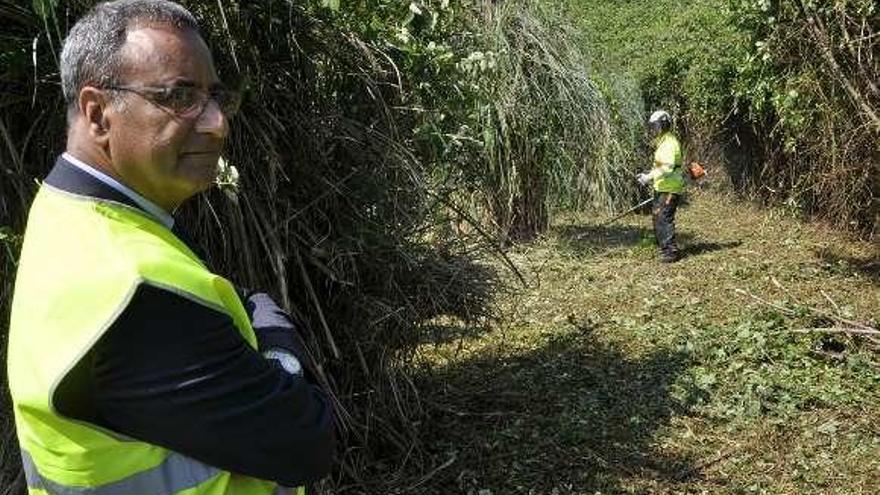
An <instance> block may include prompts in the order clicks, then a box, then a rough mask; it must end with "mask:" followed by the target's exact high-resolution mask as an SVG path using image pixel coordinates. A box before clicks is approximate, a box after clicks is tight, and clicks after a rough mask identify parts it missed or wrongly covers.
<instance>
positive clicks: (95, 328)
mask: <svg viewBox="0 0 880 495" xmlns="http://www.w3.org/2000/svg"><path fill="white" fill-rule="evenodd" d="M141 284H149V285H153V286H156V287H161V288H163V289H166V290H170V291H173V292H175V293H177V294H180V295H181V296H183V297H186V298H189V299H191V300H194V301H196V302H199V303H201V304H204V305H206V306H209V307H211V308H213V309H215V310H217V311H221V312H224V313H226V314H227V315H229V316H230V317H231V318H232V320H233V322H234V323H235V326H236V327H237V329H238V331H239V332H240V333H241V335H242V337H243V338H244V339H245V340H246V341H247V342H248V343H249V344H250V345H251V346H253V347H254V348H256V337H255V335H254V331H253V328H252V327H251V324H250V321H249V319H248V315H247V312H246V311H245V309H244V307H243V306H242V303H241V300H240V299H239V297H238V295H237V293H236V292H235V290H234V289H233V287H232V285H231V284H230V283H229V282H228V281H227V280H226V279H224V278H223V277H220V276H218V275H216V274H214V273H211V272H210V271H209V270H208V269H207V268H206V267H205V265H204V264H203V263H202V261H201V260H200V259H199V258H198V257H197V256H196V255H195V254H193V252H192V251H190V249H189V248H188V247H187V246H186V245H184V244H183V243H182V242H181V241H180V240H178V239H177V237H175V236H174V235H173V234H172V233H171V232H170V231H169V230H168V229H166V228H165V227H164V226H163V225H161V224H160V223H158V222H157V221H155V220H154V219H153V218H152V217H149V216H148V215H147V214H146V213H143V212H141V211H140V210H137V209H135V208H130V207H127V206H124V205H120V204H117V203H113V202H108V201H102V200H97V199H95V198H89V197H83V196H77V195H74V194H71V193H67V192H64V191H60V190H58V189H55V188H53V187H51V186H49V185H45V184H44V185H43V186H42V187H41V189H40V191H39V192H38V194H37V196H36V199H35V200H34V203H33V205H32V207H31V210H30V216H29V218H28V224H27V229H26V231H25V237H24V244H23V246H22V251H21V258H20V261H19V268H18V274H17V278H16V281H15V295H14V297H13V302H12V316H11V321H10V328H9V348H8V362H7V365H8V381H9V388H10V390H11V392H12V402H13V411H14V413H15V425H16V428H17V432H18V440H19V444H20V446H21V454H22V462H23V464H24V470H25V474H26V478H27V484H28V490H29V493H31V494H55V493H57V494H64V495H79V494H83V495H86V494H88V495H118V494H130V495H172V494H180V495H227V494H244V495H264V494H265V495H268V494H282V493H295V494H298V495H304V494H305V490H304V489H303V488H297V489H287V488H283V487H280V486H279V485H278V484H277V483H274V482H271V481H265V480H259V479H255V478H251V477H247V476H243V475H240V474H234V473H230V472H227V471H223V470H222V469H218V468H215V467H213V466H209V465H206V464H204V463H202V462H199V461H197V460H195V459H191V458H189V457H187V456H185V455H183V454H180V453H177V452H173V451H170V450H167V449H165V448H162V447H159V446H157V445H151V444H149V443H145V442H142V441H139V440H135V439H133V438H129V437H126V436H125V435H122V434H119V433H117V432H113V431H109V430H107V429H105V428H102V427H100V426H97V425H94V424H89V423H86V422H83V421H79V420H74V419H71V418H67V417H64V416H63V415H62V414H61V413H59V412H58V411H57V409H56V408H55V407H54V405H53V403H52V398H53V395H54V393H55V390H56V388H57V387H58V385H59V384H60V383H61V381H62V380H63V379H64V377H65V376H66V375H67V374H68V373H69V372H70V371H71V370H72V369H73V368H74V366H75V365H76V364H77V363H78V362H79V361H80V359H82V358H83V357H84V356H85V355H86V353H87V352H88V351H89V350H90V349H91V347H92V346H93V345H94V344H95V343H96V342H97V341H98V339H100V337H101V336H102V335H103V333H104V332H105V331H106V330H107V329H108V328H109V327H110V326H111V324H112V323H113V321H114V320H115V319H116V318H117V317H118V316H119V314H120V313H121V312H122V311H123V309H124V308H125V307H126V305H127V304H128V302H129V300H130V298H131V297H132V295H133V294H134V293H135V290H136V289H137V287H138V286H139V285H141Z"/></svg>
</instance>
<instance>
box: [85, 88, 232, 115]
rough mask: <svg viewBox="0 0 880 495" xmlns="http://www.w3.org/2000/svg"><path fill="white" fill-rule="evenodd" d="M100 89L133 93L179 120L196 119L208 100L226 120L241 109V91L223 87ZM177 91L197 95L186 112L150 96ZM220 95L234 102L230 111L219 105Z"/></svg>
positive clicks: (221, 104)
mask: <svg viewBox="0 0 880 495" xmlns="http://www.w3.org/2000/svg"><path fill="white" fill-rule="evenodd" d="M101 89H104V90H109V91H125V92H129V93H134V94H136V95H138V96H140V97H141V98H143V99H145V100H147V101H148V102H150V103H152V104H153V105H156V106H157V107H160V108H162V109H165V110H167V111H169V112H170V113H172V114H173V115H174V116H176V117H178V118H181V119H195V118H198V117H199V116H200V115H201V114H202V113H203V112H204V111H205V107H206V106H207V105H208V100H214V102H215V103H217V106H218V107H219V108H220V111H221V112H222V113H223V115H224V116H225V117H226V118H227V119H229V120H232V119H233V118H234V117H235V115H236V114H237V113H238V110H239V108H240V107H241V96H242V95H241V91H236V90H231V89H227V88H225V87H223V86H215V87H212V88H211V89H207V90H205V89H202V88H198V87H195V86H122V85H106V86H102V87H101ZM178 89H185V90H189V91H195V92H196V94H198V95H199V98H198V100H197V101H196V102H195V103H193V104H192V105H191V106H190V107H188V108H187V109H186V110H183V111H179V110H176V109H174V108H172V107H169V106H168V105H163V104H162V103H159V102H158V101H156V100H155V99H154V98H155V96H152V95H151V93H153V94H159V93H168V92H171V91H174V90H178ZM221 93H223V94H226V95H231V96H232V97H233V98H232V100H231V101H233V102H234V108H233V109H232V110H228V109H224V104H223V103H221V101H220V100H219V99H218V98H217V95H218V94H221Z"/></svg>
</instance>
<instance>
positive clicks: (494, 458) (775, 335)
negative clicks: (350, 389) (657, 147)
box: [409, 191, 880, 495]
mask: <svg viewBox="0 0 880 495" xmlns="http://www.w3.org/2000/svg"><path fill="white" fill-rule="evenodd" d="M602 220H603V218H599V217H592V216H589V215H570V216H568V217H565V218H561V219H558V221H557V222H556V223H555V225H554V226H553V227H552V228H551V231H550V233H549V234H548V235H546V236H545V237H544V238H542V239H540V240H539V241H536V242H534V243H531V244H529V245H523V246H519V247H517V248H516V249H515V250H514V251H513V252H512V253H511V257H512V259H513V260H514V261H515V262H516V263H517V265H518V266H519V267H520V269H521V271H522V272H523V274H524V275H525V276H526V279H527V281H528V284H529V285H528V287H526V288H522V289H521V290H519V291H517V292H516V293H514V294H508V295H505V296H502V297H501V298H499V300H498V301H497V304H498V306H499V309H500V312H501V314H503V315H504V316H503V319H502V321H501V322H500V323H499V324H498V325H496V326H495V327H493V328H492V329H490V330H489V331H488V332H472V333H469V334H467V335H466V336H464V337H462V338H461V339H459V340H456V341H453V342H446V343H443V344H437V345H434V344H428V345H425V346H423V348H422V349H421V352H420V354H419V357H420V362H421V363H422V372H421V373H420V375H419V377H418V385H419V388H420V389H421V390H422V391H423V392H422V393H423V398H424V401H425V403H426V404H427V405H428V407H429V409H430V411H431V412H430V413H429V417H428V418H427V421H425V423H424V424H422V426H421V431H422V442H424V445H425V446H426V448H427V450H428V452H429V453H430V455H432V456H433V458H434V460H435V462H434V464H435V465H436V466H437V469H436V470H435V471H433V472H432V473H431V476H430V478H429V479H421V480H420V481H419V483H418V485H417V486H413V487H412V488H411V490H409V492H410V493H425V494H433V493H438V494H439V493H468V494H474V495H492V494H494V495H498V494H507V493H524V494H526V493H531V494H558V495H561V494H584V495H586V494H589V495H594V494H615V493H631V494H644V493H652V494H654V493H656V494H679V493H693V494H703V493H705V494H751V493H767V494H800V493H826V494H847V495H850V494H870V493H875V492H876V487H877V486H880V460H878V459H880V427H878V426H877V425H878V424H880V421H878V420H880V401H878V399H880V387H878V385H880V368H878V362H880V356H878V355H877V353H876V351H875V350H872V349H871V348H870V347H869V346H867V345H865V344H866V343H865V341H864V340H863V339H860V338H858V336H852V335H847V334H841V333H837V334H835V333H823V332H807V333H803V332H801V333H799V332H797V331H796V330H798V329H805V328H821V327H827V326H829V324H830V323H833V322H829V321H828V318H823V317H822V316H821V315H817V314H816V312H811V311H806V310H803V308H815V309H819V310H821V311H824V312H827V314H829V315H836V316H839V317H840V318H843V319H845V320H847V321H853V322H856V321H857V322H860V324H861V325H864V326H866V327H868V328H876V322H875V321H872V318H876V316H877V315H878V314H880V278H878V277H877V275H876V273H875V271H873V270H872V267H873V266H876V264H877V263H878V260H880V256H878V253H877V251H876V247H875V246H873V245H870V244H867V243H861V242H857V241H854V240H852V239H847V238H845V237H843V236H841V235H840V234H836V233H834V232H832V231H830V230H826V229H824V228H822V227H821V226H817V225H808V224H804V223H802V222H800V221H798V220H797V219H794V218H792V217H791V216H789V215H788V214H787V213H785V212H784V211H779V210H772V211H767V210H759V209H756V208H753V207H751V206H747V205H744V204H743V203H741V202H738V201H737V200H735V199H733V198H730V197H727V196H724V195H721V194H718V193H713V192H705V191H697V192H696V193H695V194H693V195H692V196H691V198H690V204H689V205H687V206H685V207H684V208H683V209H682V210H681V211H680V213H679V215H678V227H679V233H680V235H679V238H680V240H681V244H682V247H683V251H684V253H685V258H684V259H683V260H682V261H680V262H679V263H675V264H671V265H664V264H660V263H659V262H658V260H657V258H658V256H657V252H656V248H655V247H654V245H653V242H652V237H651V232H650V230H649V225H650V220H649V219H648V218H647V217H644V216H637V215H633V216H629V217H627V218H625V219H622V220H621V221H619V222H617V223H615V224H612V225H608V226H604V227H600V226H599V225H600V224H601V222H602ZM747 294H752V295H756V296H759V297H760V298H761V299H763V300H765V301H769V302H772V303H773V304H776V305H778V306H779V307H781V308H789V309H792V311H791V312H786V311H781V310H778V309H774V308H773V307H771V306H768V305H766V304H762V303H760V302H758V301H756V300H755V299H753V298H751V297H749V296H748V295H747ZM798 308H800V309H798Z"/></svg>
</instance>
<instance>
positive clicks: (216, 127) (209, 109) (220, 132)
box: [196, 98, 229, 139]
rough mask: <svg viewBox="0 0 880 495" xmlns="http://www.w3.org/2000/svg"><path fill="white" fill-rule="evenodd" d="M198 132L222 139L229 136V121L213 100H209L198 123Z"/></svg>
mask: <svg viewBox="0 0 880 495" xmlns="http://www.w3.org/2000/svg"><path fill="white" fill-rule="evenodd" d="M196 132H199V133H201V134H210V135H212V136H215V137H218V138H220V139H224V138H226V136H227V135H229V119H228V118H227V117H226V115H225V114H224V113H223V112H222V111H221V110H220V105H218V104H217V102H216V101H214V99H213V98H208V101H207V102H205V108H204V110H202V113H201V114H200V115H199V118H198V120H197V121H196Z"/></svg>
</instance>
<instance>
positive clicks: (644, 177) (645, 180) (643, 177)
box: [636, 172, 653, 186]
mask: <svg viewBox="0 0 880 495" xmlns="http://www.w3.org/2000/svg"><path fill="white" fill-rule="evenodd" d="M636 180H637V181H639V184H641V185H643V186H647V185H648V184H650V183H651V181H652V180H653V179H652V178H651V174H646V173H644V172H642V173H640V174H639V175H637V176H636Z"/></svg>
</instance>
